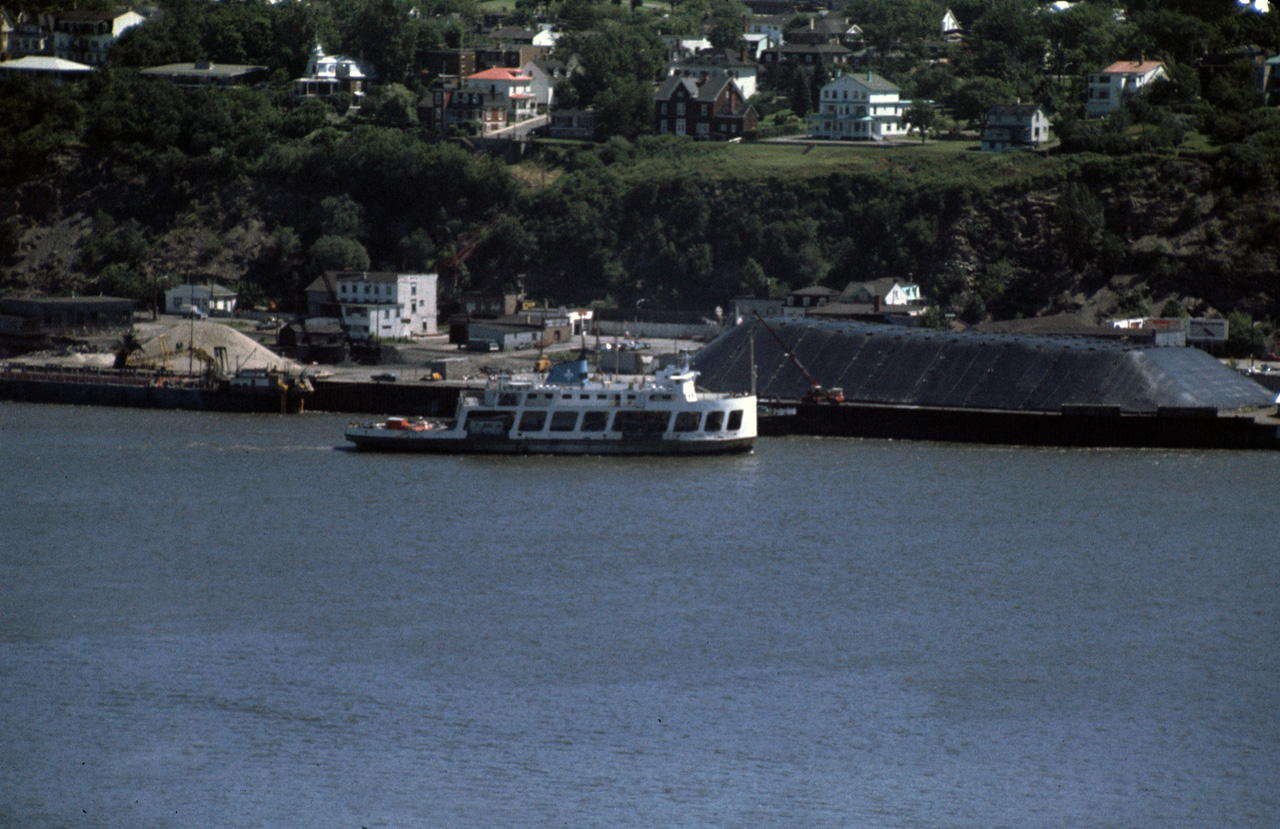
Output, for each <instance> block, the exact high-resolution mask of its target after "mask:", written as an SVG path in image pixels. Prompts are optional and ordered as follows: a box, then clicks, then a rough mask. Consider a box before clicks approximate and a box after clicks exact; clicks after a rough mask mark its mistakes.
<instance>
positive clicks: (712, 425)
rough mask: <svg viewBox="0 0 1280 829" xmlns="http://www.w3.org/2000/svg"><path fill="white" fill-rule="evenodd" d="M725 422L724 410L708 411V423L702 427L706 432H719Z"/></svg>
mask: <svg viewBox="0 0 1280 829" xmlns="http://www.w3.org/2000/svg"><path fill="white" fill-rule="evenodd" d="M722 423H724V412H708V413H707V425H706V426H703V427H702V430H703V431H704V432H718V431H720V425H721V424H722Z"/></svg>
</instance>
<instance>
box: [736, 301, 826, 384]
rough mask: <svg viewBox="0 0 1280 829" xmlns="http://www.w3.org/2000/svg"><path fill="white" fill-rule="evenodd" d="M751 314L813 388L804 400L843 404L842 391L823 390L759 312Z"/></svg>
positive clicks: (816, 379)
mask: <svg viewBox="0 0 1280 829" xmlns="http://www.w3.org/2000/svg"><path fill="white" fill-rule="evenodd" d="M751 313H753V314H755V317H756V322H758V323H760V324H761V325H763V326H764V330H765V331H768V332H769V333H770V334H772V335H773V338H774V339H775V340H777V341H778V345H780V346H782V350H783V352H784V353H785V354H786V355H787V357H788V358H789V359H790V360H791V362H793V363H795V365H796V368H798V369H800V373H801V374H803V375H804V379H806V380H808V381H809V385H811V386H813V388H812V389H810V390H809V393H808V394H806V395H805V397H804V399H805V400H808V401H809V402H811V403H843V402H844V390H843V389H839V388H831V389H825V388H823V387H822V384H821V383H819V382H818V378H816V377H814V376H813V374H811V373H810V372H809V369H807V368H805V367H804V363H802V362H800V358H799V357H797V356H796V353H795V352H794V351H792V350H791V347H790V346H788V345H787V344H786V342H784V341H783V339H782V337H780V336H778V332H777V331H774V330H773V327H772V326H771V325H769V323H767V322H765V321H764V317H762V316H760V312H759V311H752V312H751Z"/></svg>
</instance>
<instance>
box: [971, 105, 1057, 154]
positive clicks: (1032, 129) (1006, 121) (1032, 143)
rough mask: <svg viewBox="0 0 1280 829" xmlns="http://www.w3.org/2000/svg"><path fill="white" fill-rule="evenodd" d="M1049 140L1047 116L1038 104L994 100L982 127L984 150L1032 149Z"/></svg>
mask: <svg viewBox="0 0 1280 829" xmlns="http://www.w3.org/2000/svg"><path fill="white" fill-rule="evenodd" d="M1048 140H1049V119H1048V117H1047V116H1045V114H1044V108H1043V107H1041V106H1040V105H1039V104H1020V103H1018V104H996V105H995V106H993V107H991V110H990V112H988V114H987V127H986V129H984V130H983V131H982V149H983V150H984V151H986V152H1002V151H1004V150H1034V149H1036V148H1037V147H1039V146H1041V145H1042V144H1044V143H1046V142H1047V141H1048Z"/></svg>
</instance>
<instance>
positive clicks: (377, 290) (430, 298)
mask: <svg viewBox="0 0 1280 829" xmlns="http://www.w3.org/2000/svg"><path fill="white" fill-rule="evenodd" d="M438 279H439V277H438V276H437V275H436V274H434V273H378V272H369V271H343V272H341V273H337V274H335V275H334V278H333V283H334V286H335V287H336V289H337V294H338V308H339V311H340V314H341V319H342V324H343V325H344V326H345V327H346V329H347V333H348V334H349V335H350V337H351V338H352V339H353V340H387V339H407V338H409V337H421V336H427V335H431V334H435V333H436V332H437V327H436V282H437V280H438Z"/></svg>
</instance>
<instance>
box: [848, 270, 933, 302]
mask: <svg viewBox="0 0 1280 829" xmlns="http://www.w3.org/2000/svg"><path fill="white" fill-rule="evenodd" d="M840 301H841V302H857V303H873V304H875V303H879V304H880V305H896V306H903V305H919V304H921V303H922V302H923V301H924V300H923V299H922V298H921V296H920V286H919V285H917V284H915V283H914V282H899V281H898V280H897V279H894V278H893V277H891V276H885V277H881V278H880V279H872V280H869V281H867V282H850V283H849V284H848V285H846V286H845V287H844V290H843V291H841V292H840Z"/></svg>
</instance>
